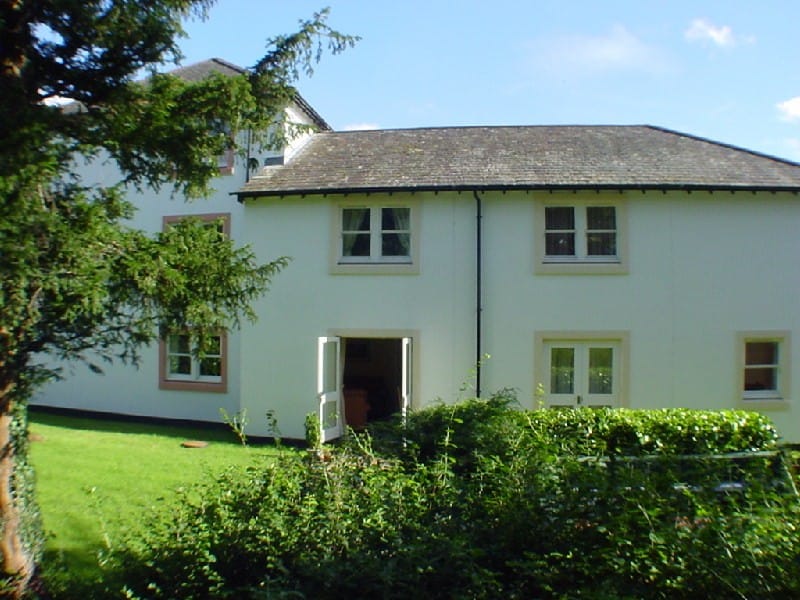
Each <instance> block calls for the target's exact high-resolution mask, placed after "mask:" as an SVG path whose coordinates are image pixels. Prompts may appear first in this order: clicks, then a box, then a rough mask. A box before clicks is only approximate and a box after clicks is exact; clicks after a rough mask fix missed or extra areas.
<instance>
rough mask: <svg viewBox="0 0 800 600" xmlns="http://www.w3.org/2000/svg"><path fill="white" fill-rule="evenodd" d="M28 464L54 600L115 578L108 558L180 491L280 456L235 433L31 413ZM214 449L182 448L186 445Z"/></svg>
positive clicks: (87, 589) (95, 588)
mask: <svg viewBox="0 0 800 600" xmlns="http://www.w3.org/2000/svg"><path fill="white" fill-rule="evenodd" d="M30 421H31V423H30V432H31V434H32V439H33V440H34V441H33V442H32V443H31V451H30V457H31V462H32V463H33V465H34V467H35V469H36V475H37V495H38V500H39V504H40V507H41V511H42V518H43V521H44V529H45V532H46V533H47V535H48V541H47V545H46V548H45V561H44V563H45V569H44V576H45V579H46V580H47V582H48V585H49V586H50V588H51V591H52V593H53V594H54V596H56V597H64V598H71V597H76V596H78V595H87V594H88V595H93V594H92V590H94V592H97V590H99V589H101V588H102V586H103V579H104V578H108V577H110V576H112V577H113V574H110V573H108V572H106V571H104V569H103V556H104V555H107V554H108V551H109V550H110V549H114V548H119V545H120V544H121V543H123V541H124V536H125V535H126V534H129V533H130V532H132V531H135V530H136V529H137V528H138V527H141V525H142V523H143V522H144V521H145V517H146V516H147V514H148V513H150V512H151V511H154V510H165V509H166V508H167V507H168V506H169V503H170V502H175V501H176V498H175V494H174V492H175V491H176V490H177V489H178V488H181V487H184V486H188V485H191V484H193V483H195V482H198V481H201V480H202V479H203V478H204V477H209V476H211V475H213V474H214V473H218V472H220V471H222V470H223V469H224V468H225V467H228V466H230V465H242V466H244V465H248V464H253V463H254V462H256V461H258V460H259V459H260V458H263V457H268V456H274V455H275V454H276V452H277V450H276V449H275V447H274V446H248V447H244V446H242V445H241V444H240V443H239V441H238V439H237V438H236V437H235V436H234V434H233V432H231V431H226V430H224V429H218V430H217V429H201V428H190V427H182V426H170V425H157V424H143V423H135V422H126V421H114V420H100V419H94V418H79V417H72V416H61V415H52V414H46V413H37V412H32V413H31V417H30ZM189 439H192V440H203V441H207V442H209V444H208V446H207V447H205V448H183V447H181V442H182V441H185V440H189Z"/></svg>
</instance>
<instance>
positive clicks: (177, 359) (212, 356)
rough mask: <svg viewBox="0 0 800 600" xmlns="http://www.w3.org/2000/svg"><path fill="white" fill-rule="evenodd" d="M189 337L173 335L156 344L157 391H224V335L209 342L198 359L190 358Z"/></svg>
mask: <svg viewBox="0 0 800 600" xmlns="http://www.w3.org/2000/svg"><path fill="white" fill-rule="evenodd" d="M193 345H194V340H193V339H192V336H191V334H190V333H186V332H182V333H173V334H170V335H168V336H167V338H166V339H165V340H162V341H161V343H160V349H159V355H160V368H159V387H160V388H161V389H178V390H195V391H216V392H222V391H226V389H225V388H226V366H227V365H226V363H227V356H226V355H227V348H226V346H227V340H226V336H225V335H224V334H221V335H218V336H214V337H212V338H211V343H210V345H209V347H208V348H207V350H206V352H205V354H204V355H203V356H202V358H200V357H197V356H195V355H193V354H192V346H193Z"/></svg>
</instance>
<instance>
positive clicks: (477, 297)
mask: <svg viewBox="0 0 800 600" xmlns="http://www.w3.org/2000/svg"><path fill="white" fill-rule="evenodd" d="M472 194H473V196H475V268H476V272H477V277H476V283H475V397H476V398H480V397H481V360H482V359H483V356H482V354H481V313H482V312H483V304H482V302H481V296H482V294H481V291H482V290H481V271H482V267H481V255H482V250H481V238H482V233H481V219H482V218H483V214H482V210H481V197H480V196H479V195H478V192H477V191H475V190H473V192H472Z"/></svg>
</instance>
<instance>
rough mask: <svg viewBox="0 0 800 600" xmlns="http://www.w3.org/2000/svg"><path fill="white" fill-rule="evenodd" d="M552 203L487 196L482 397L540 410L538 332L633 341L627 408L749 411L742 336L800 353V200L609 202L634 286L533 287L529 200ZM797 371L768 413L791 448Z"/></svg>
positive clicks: (588, 280) (580, 280)
mask: <svg viewBox="0 0 800 600" xmlns="http://www.w3.org/2000/svg"><path fill="white" fill-rule="evenodd" d="M554 196H555V194H553V195H550V194H543V195H540V196H537V195H536V194H533V193H531V194H508V195H506V196H498V195H488V194H487V195H486V196H485V197H486V200H485V201H484V231H485V236H484V247H485V255H484V256H485V265H486V268H485V269H484V281H485V302H484V324H485V327H484V350H485V351H486V352H488V353H490V354H492V359H491V360H490V361H489V362H488V364H487V365H486V366H485V368H484V380H485V382H486V384H485V385H484V388H485V389H486V390H491V389H493V388H499V387H506V386H513V387H516V388H517V389H518V390H519V392H520V393H519V397H520V400H521V403H522V404H523V406H527V407H533V406H534V405H535V397H534V390H535V384H536V381H535V376H534V374H533V373H534V367H535V365H534V335H535V332H536V331H553V330H556V331H565V330H568V331H627V332H628V333H629V336H630V348H629V351H630V373H629V376H628V384H629V388H628V391H629V393H628V398H627V402H626V404H627V405H628V406H631V407H634V408H661V407H691V408H707V409H723V408H741V407H742V402H741V378H742V374H741V369H740V367H739V365H738V364H737V338H736V335H737V332H742V331H755V330H786V331H789V332H790V336H791V338H792V341H793V342H795V343H796V341H797V339H798V336H800V311H798V302H797V299H798V297H800V261H798V259H797V257H800V236H798V235H797V225H798V224H799V223H800V198H798V197H797V196H793V195H780V194H775V195H771V194H758V195H754V194H752V193H741V194H735V195H734V194H730V193H727V192H726V193H715V194H709V193H693V194H684V193H668V194H662V193H647V194H642V193H641V192H635V193H629V194H624V195H619V194H614V195H611V196H609V198H610V199H611V200H613V199H614V198H615V197H616V198H624V199H626V200H627V213H628V223H627V226H628V233H629V241H628V253H629V269H628V273H627V274H622V275H550V274H547V275H542V274H536V275H535V274H534V273H533V241H532V238H531V233H530V232H531V231H533V222H534V218H535V217H534V208H533V206H534V204H533V199H535V198H537V197H538V198H547V199H548V200H552V199H553V197H554ZM592 196H594V194H592ZM571 198H575V199H580V198H581V195H580V194H578V195H573V194H572V193H567V194H565V195H564V200H565V203H569V202H570V201H571V200H570V199H571ZM795 354H796V353H795ZM798 364H799V361H798V360H797V358H794V359H792V361H791V364H790V369H791V380H792V381H793V382H794V385H793V386H792V387H791V388H790V389H791V394H790V398H789V399H788V401H787V402H786V406H785V408H784V409H783V410H772V409H770V410H766V411H764V412H765V413H766V414H768V415H769V416H770V417H771V418H772V419H773V420H774V421H775V422H776V424H778V426H779V429H780V431H781V433H782V434H783V435H784V437H785V438H786V439H787V440H790V441H800V424H799V423H798V409H797V408H796V407H795V406H794V404H795V403H796V402H797V396H798V391H799V390H800V388H798V386H800V379H798V377H800V368H798ZM746 407H747V408H752V409H754V410H756V409H758V408H759V403H758V402H749V403H747V406H746Z"/></svg>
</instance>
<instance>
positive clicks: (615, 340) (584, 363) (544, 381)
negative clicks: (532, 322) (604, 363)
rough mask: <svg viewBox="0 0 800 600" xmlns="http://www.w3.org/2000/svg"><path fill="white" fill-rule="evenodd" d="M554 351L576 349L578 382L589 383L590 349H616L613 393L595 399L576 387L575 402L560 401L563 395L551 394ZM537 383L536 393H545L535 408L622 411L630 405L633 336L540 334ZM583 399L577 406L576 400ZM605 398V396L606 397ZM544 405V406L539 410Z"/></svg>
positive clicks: (536, 352)
mask: <svg viewBox="0 0 800 600" xmlns="http://www.w3.org/2000/svg"><path fill="white" fill-rule="evenodd" d="M554 347H572V348H575V349H576V356H577V357H578V360H577V361H576V363H577V368H578V369H580V372H579V373H578V372H576V374H575V381H576V382H583V381H585V380H586V376H587V369H588V355H589V349H591V348H602V347H611V348H613V349H614V361H613V365H612V368H613V373H612V381H613V390H612V393H611V394H610V395H608V397H601V395H597V396H595V397H594V398H593V397H592V395H591V394H588V393H587V392H588V390H584V389H583V387H584V386H582V385H576V387H575V389H574V390H573V391H574V393H573V394H571V395H570V394H565V396H574V401H573V400H569V401H568V400H567V399H566V398H558V396H561V394H554V395H551V394H550V360H551V352H550V350H551V349H552V348H554ZM534 363H535V364H534V369H533V372H534V382H533V389H534V390H537V389H543V390H544V397H538V398H537V397H535V398H534V404H533V407H534V408H549V407H553V406H560V407H563V406H576V407H580V406H586V407H591V406H605V405H610V406H612V407H613V408H620V407H624V406H627V405H628V377H629V375H628V374H629V372H630V371H629V363H630V334H629V333H628V332H627V331H539V332H536V334H535V336H534ZM578 396H582V401H581V402H578V401H577V397H578ZM603 396H605V395H603ZM540 405H541V406H540Z"/></svg>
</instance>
